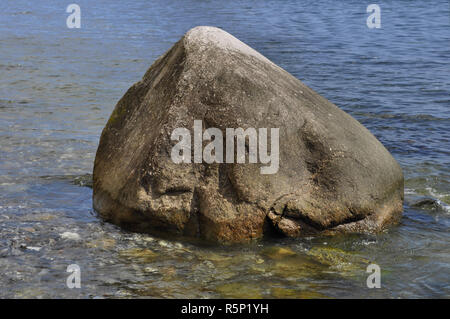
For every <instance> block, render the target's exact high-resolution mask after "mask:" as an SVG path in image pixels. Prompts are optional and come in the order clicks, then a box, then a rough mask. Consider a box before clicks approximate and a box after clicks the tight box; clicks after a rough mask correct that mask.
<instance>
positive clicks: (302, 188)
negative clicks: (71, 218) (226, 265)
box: [93, 27, 403, 243]
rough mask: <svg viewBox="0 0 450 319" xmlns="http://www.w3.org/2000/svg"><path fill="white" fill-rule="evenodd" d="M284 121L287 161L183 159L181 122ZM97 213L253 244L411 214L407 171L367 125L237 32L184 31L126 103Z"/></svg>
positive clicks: (138, 225)
mask: <svg viewBox="0 0 450 319" xmlns="http://www.w3.org/2000/svg"><path fill="white" fill-rule="evenodd" d="M194 120H201V121H202V124H203V129H206V128H211V127H215V128H219V129H220V130H222V132H225V129H226V128H238V127H242V128H244V129H246V128H280V131H279V134H280V138H279V141H280V143H279V144H280V153H279V154H280V156H279V170H278V172H277V173H276V174H272V175H263V174H260V167H261V166H264V165H263V164H249V163H248V161H247V163H246V164H237V163H235V164H226V163H213V164H206V163H199V164H195V163H192V164H188V163H182V164H175V163H174V162H173V161H172V159H171V156H170V154H171V150H172V147H173V146H174V145H175V144H176V142H174V141H171V133H172V131H173V130H174V129H175V128H180V127H184V128H188V129H190V130H191V131H192V127H193V123H194ZM93 189H94V195H93V202H94V208H95V210H96V211H97V212H98V213H99V214H100V215H101V216H102V217H103V218H105V219H106V220H108V221H111V222H113V223H116V224H120V225H123V226H126V227H129V228H131V229H134V230H138V231H145V232H152V231H159V232H164V233H168V234H178V235H185V236H190V237H198V238H201V239H205V240H208V241H215V242H223V243H230V242H245V241H249V240H251V239H255V238H260V237H262V236H263V235H264V234H265V233H266V232H272V231H276V232H279V233H281V234H284V235H286V236H291V237H297V236H303V235H313V234H319V233H335V232H365V231H378V230H380V229H383V228H384V227H385V226H386V225H388V224H391V223H393V222H395V221H397V220H398V219H399V217H400V215H401V212H402V203H403V175H402V171H401V168H400V166H399V165H398V164H397V162H396V161H395V160H394V159H393V157H392V156H391V155H390V154H389V152H388V151H387V150H386V149H385V148H384V147H383V145H382V144H381V143H380V142H379V141H378V140H377V139H376V138H375V137H374V136H373V135H372V134H371V133H370V132H369V131H368V130H367V129H366V128H364V127H363V126H362V125H361V124H360V123H359V122H357V121H356V120H355V119H353V118H352V117H351V116H349V115H348V114H346V113H345V112H344V111H342V110H340V109H339V108H338V107H336V106H335V105H334V104H332V103H330V102H329V101H328V100H326V99H325V98H323V97H322V96H320V95H319V94H317V93H316V92H314V91H313V90H311V89H310V88H308V87H307V86H306V85H304V84H303V83H302V82H300V81H299V80H298V79H296V78H295V77H293V76H292V75H290V74H289V73H288V72H286V71H284V70H283V69H281V68H280V67H278V66H276V65H275V64H273V63H272V62H270V61H269V60H268V59H266V58H265V57H263V56H262V55H261V54H259V53H258V52H256V51H255V50H253V49H251V48H250V47H248V46H247V45H245V44H244V43H242V42H241V41H239V40H237V39H236V38H234V37H233V36H231V35H230V34H228V33H226V32H224V31H222V30H220V29H217V28H213V27H197V28H194V29H192V30H190V31H189V32H188V33H186V34H185V35H184V36H183V38H182V39H181V40H180V41H178V42H177V43H176V44H175V45H174V46H173V47H172V48H171V49H170V50H169V51H168V52H166V53H165V54H164V55H163V56H161V57H160V58H159V59H158V60H156V61H155V62H154V64H153V65H152V66H151V67H150V69H149V70H148V71H147V72H146V74H145V75H144V77H143V79H142V80H141V81H139V82H137V83H136V84H134V85H133V86H132V87H131V88H130V89H129V90H128V91H127V92H126V94H125V95H124V96H123V97H122V99H121V100H120V101H119V102H118V104H117V105H116V107H115V109H114V111H113V113H112V115H111V117H110V119H109V121H108V123H107V125H106V127H105V128H104V130H103V132H102V135H101V138H100V144H99V147H98V150H97V155H96V158H95V165H94V185H93Z"/></svg>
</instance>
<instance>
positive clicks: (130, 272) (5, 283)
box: [0, 0, 450, 298]
mask: <svg viewBox="0 0 450 319" xmlns="http://www.w3.org/2000/svg"><path fill="white" fill-rule="evenodd" d="M74 1H76V0H74ZM69 3H70V2H67V3H65V2H61V1H56V0H54V1H39V2H36V3H32V2H29V1H20V0H19V1H17V0H15V1H12V0H2V1H1V2H0V297H17V298H21V297H22V298H23V297H30V298H35V297H74V298H90V297H137V296H144V297H169V298H170V297H221V296H222V297H242V296H244V297H267V298H276V297H295V298H302V297H331V298H343V297H364V298H371V297H387V298H399V297H400V298H402V297H403V298H405V297H441V298H442V297H448V296H450V280H449V274H450V271H449V265H450V253H449V244H450V232H449V228H450V209H449V205H450V168H449V167H450V117H449V114H450V94H449V93H450V5H449V3H448V1H382V2H379V3H378V4H379V6H380V7H381V28H380V29H369V28H368V27H367V25H366V19H367V16H368V13H366V7H367V5H368V4H369V3H362V2H361V1H345V2H339V3H336V2H334V1H302V2H299V1H264V2H263V1H246V2H244V1H242V2H241V1H194V0H187V1H170V0H166V1H159V0H156V1H138V0H135V1H128V2H126V1H105V0H96V1H87V0H83V1H82V0H78V1H76V3H77V4H78V5H79V6H80V7H81V28H80V29H68V28H67V27H66V18H67V16H68V13H66V12H65V9H66V6H67V5H68V4H69ZM197 25H212V26H217V27H220V28H223V29H224V30H226V31H228V32H230V33H231V34H233V35H234V36H236V37H237V38H239V39H240V40H242V41H244V42H245V43H247V44H249V45H250V46H251V47H253V48H255V49H256V50H258V51H259V52H261V53H262V54H263V55H265V56H266V57H268V58H269V59H271V60H272V61H273V62H275V63H276V64H278V65H280V66H281V67H283V68H284V69H286V70H287V71H289V72H290V73H291V74H293V75H294V76H296V77H297V78H299V79H300V80H302V81H303V82H305V83H306V84H307V85H308V86H310V87H311V88H313V89H314V90H316V91H317V92H319V93H320V94H322V95H323V96H325V97H326V98H327V99H329V100H330V101H332V102H333V103H335V104H336V105H338V106H339V107H341V108H342V109H344V110H345V111H347V112H348V113H350V114H351V115H352V116H354V117H355V118H356V119H358V120H359V121H360V122H361V123H363V124H364V125H365V126H366V127H367V128H368V129H369V130H370V131H371V132H372V133H373V134H374V135H375V136H376V137H377V138H378V139H379V140H380V141H381V142H382V143H383V144H384V145H385V146H386V147H387V148H388V149H389V151H390V152H391V153H392V154H393V156H394V157H395V158H396V159H397V161H398V162H399V163H400V164H401V166H402V168H403V171H404V174H405V197H406V198H405V211H404V217H403V219H402V221H401V223H400V225H398V226H396V227H393V228H391V229H389V230H388V231H386V232H384V233H382V234H378V235H358V236H355V235H347V236H340V237H337V238H305V239H301V240H296V241H289V240H285V241H283V242H262V243H257V244H254V245H251V246H249V247H245V248H229V249H222V248H206V247H196V246H192V245H190V244H185V243H180V242H176V241H166V240H165V241H161V240H160V239H158V238H154V237H150V236H147V235H141V234H132V233H128V232H125V231H123V230H120V229H118V228H117V227H115V226H112V225H109V224H105V223H103V222H102V221H101V220H99V219H98V218H97V217H96V216H95V213H94V212H93V211H92V202H91V195H92V190H91V188H89V187H85V186H86V184H89V183H90V180H91V175H90V174H91V173H92V167H93V160H94V157H95V151H96V148H97V145H98V140H99V136H100V133H101V130H102V128H103V127H104V125H105V124H106V121H107V119H108V117H109V115H110V113H111V111H112V109H113V107H114V105H115V104H116V103H117V101H118V99H119V98H120V97H121V96H122V95H123V94H124V92H125V91H126V90H127V89H128V87H130V86H131V85H132V84H133V83H134V82H136V81H138V80H139V79H140V78H141V77H142V75H143V74H144V72H145V70H146V69H147V68H148V67H149V66H150V65H151V64H152V62H153V61H154V60H155V59H156V58H157V57H158V56H159V55H161V54H162V53H164V52H165V51H166V50H167V49H168V48H170V46H171V45H172V44H173V43H174V42H176V41H177V40H178V39H179V38H180V37H181V36H182V35H183V34H184V33H185V32H186V31H187V30H189V29H190V28H192V27H194V26H197ZM423 199H427V200H428V201H426V202H424V201H423ZM66 232H71V233H76V234H77V235H78V236H79V238H78V237H76V238H74V237H73V236H72V237H70V236H67V234H66V235H62V234H64V233H66ZM277 245H278V246H279V245H284V246H285V247H288V248H289V249H290V250H292V251H293V252H294V253H295V254H296V255H295V258H294V259H292V258H291V259H288V260H285V259H281V261H280V260H277V259H274V258H272V257H270V256H269V257H268V255H267V254H266V253H265V251H266V250H267V249H268V248H270V247H272V246H277ZM330 247H331V248H333V249H335V250H331V251H332V252H333V254H334V255H333V256H334V257H333V260H332V261H330V262H329V263H328V264H327V262H326V261H324V259H323V258H322V259H320V258H319V259H317V254H316V253H315V252H317V251H319V252H324V251H327V250H326V249H329V248H330ZM150 251H151V252H150ZM152 254H154V255H152ZM142 255H145V256H147V257H148V258H147V257H146V258H143V257H142ZM150 255H151V256H153V257H149V256H150ZM314 258H316V259H317V260H316V259H314ZM310 259H311V260H316V261H318V262H320V263H321V264H323V265H321V266H320V267H318V268H317V269H315V268H314V270H310V271H305V269H306V268H307V266H308V265H309V264H308V263H309V262H310V261H311V260H310ZM367 261H370V262H376V263H377V264H379V265H380V267H381V269H382V287H381V288H380V289H368V288H367V286H366V277H367V275H368V274H366V272H365V270H366V266H367ZM72 263H76V264H78V265H80V268H81V280H82V288H81V289H68V288H67V286H66V278H67V276H68V273H67V272H66V268H67V266H68V265H69V264H72ZM280 263H281V264H280ZM335 263H337V265H336V264H335ZM348 265H350V266H351V267H350V266H348ZM292 268H294V270H295V269H296V268H298V271H293V270H292Z"/></svg>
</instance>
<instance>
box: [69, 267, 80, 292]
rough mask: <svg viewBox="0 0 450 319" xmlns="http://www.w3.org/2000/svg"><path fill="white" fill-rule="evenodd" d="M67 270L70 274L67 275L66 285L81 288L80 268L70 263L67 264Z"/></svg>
mask: <svg viewBox="0 0 450 319" xmlns="http://www.w3.org/2000/svg"><path fill="white" fill-rule="evenodd" d="M66 271H67V272H70V273H71V274H70V275H69V276H68V277H67V280H66V285H67V288H69V289H73V288H81V269H80V266H78V265H77V264H71V265H69V266H67V270H66Z"/></svg>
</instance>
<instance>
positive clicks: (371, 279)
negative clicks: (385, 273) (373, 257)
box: [366, 264, 381, 288]
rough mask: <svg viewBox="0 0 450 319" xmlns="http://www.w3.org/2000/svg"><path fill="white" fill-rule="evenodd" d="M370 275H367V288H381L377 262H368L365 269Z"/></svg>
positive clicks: (379, 270)
mask: <svg viewBox="0 0 450 319" xmlns="http://www.w3.org/2000/svg"><path fill="white" fill-rule="evenodd" d="M366 272H367V273H370V275H369V276H368V277H367V281H366V284H367V288H381V269H380V266H378V265H377V264H370V265H369V266H367V269H366Z"/></svg>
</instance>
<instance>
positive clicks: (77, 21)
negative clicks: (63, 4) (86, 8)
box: [66, 3, 81, 29]
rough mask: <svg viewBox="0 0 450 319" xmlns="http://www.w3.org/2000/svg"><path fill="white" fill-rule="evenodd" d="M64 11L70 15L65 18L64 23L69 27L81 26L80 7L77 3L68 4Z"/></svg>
mask: <svg viewBox="0 0 450 319" xmlns="http://www.w3.org/2000/svg"><path fill="white" fill-rule="evenodd" d="M66 12H67V13H70V15H69V16H68V17H67V19H66V25H67V27H68V28H69V29H73V28H77V29H79V28H81V8H80V6H79V5H78V4H76V3H72V4H69V5H68V6H67V8H66Z"/></svg>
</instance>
